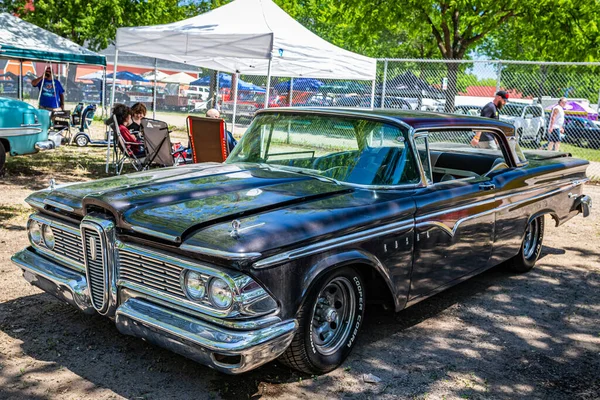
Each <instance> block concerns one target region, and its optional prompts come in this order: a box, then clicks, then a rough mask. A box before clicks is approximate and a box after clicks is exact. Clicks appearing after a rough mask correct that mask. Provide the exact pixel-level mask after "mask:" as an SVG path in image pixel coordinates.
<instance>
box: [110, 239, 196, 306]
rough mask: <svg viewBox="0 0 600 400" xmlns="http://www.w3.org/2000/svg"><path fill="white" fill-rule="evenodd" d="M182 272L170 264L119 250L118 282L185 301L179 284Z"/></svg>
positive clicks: (180, 268) (179, 268)
mask: <svg viewBox="0 0 600 400" xmlns="http://www.w3.org/2000/svg"><path fill="white" fill-rule="evenodd" d="M182 271H183V268H182V267H179V266H177V265H175V264H172V263H170V262H166V261H163V260H159V259H157V258H152V257H147V256H144V255H142V254H137V253H134V252H131V251H129V250H126V249H119V280H123V281H127V282H131V283H133V284H136V285H140V286H144V287H147V288H150V289H154V290H158V291H160V292H163V293H166V294H169V295H171V296H175V297H178V298H181V299H185V298H186V296H185V294H184V293H183V290H182V289H181V284H180V276H181V272H182Z"/></svg>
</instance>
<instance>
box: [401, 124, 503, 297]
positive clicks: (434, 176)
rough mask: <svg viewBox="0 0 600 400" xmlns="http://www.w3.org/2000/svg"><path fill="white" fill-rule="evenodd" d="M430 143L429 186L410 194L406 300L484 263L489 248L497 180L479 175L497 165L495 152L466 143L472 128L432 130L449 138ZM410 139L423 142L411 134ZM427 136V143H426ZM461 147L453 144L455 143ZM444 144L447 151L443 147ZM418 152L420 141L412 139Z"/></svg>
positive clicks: (500, 157)
mask: <svg viewBox="0 0 600 400" xmlns="http://www.w3.org/2000/svg"><path fill="white" fill-rule="evenodd" d="M432 134H433V133H432V132H428V133H427V139H426V140H427V141H428V145H429V144H430V145H431V149H430V158H429V160H422V162H423V164H424V166H425V168H426V169H427V168H428V167H426V164H427V163H429V164H430V167H429V170H430V171H429V172H427V171H426V175H428V176H429V180H430V182H429V184H428V186H427V187H425V188H422V189H420V190H419V192H418V193H417V195H416V197H415V202H416V207H417V210H416V214H415V223H416V225H415V239H414V243H415V247H414V260H413V272H412V277H411V289H410V296H409V301H413V300H417V299H418V298H419V297H422V296H427V295H429V294H431V293H434V292H436V291H437V290H438V289H441V288H443V287H445V286H446V285H448V284H451V283H453V282H455V281H457V280H459V279H460V278H462V277H466V276H468V275H470V274H472V273H474V272H476V271H477V270H481V269H485V268H487V267H488V263H489V261H490V256H491V253H492V248H493V237H494V226H495V216H494V210H495V208H496V207H497V204H496V203H497V202H496V199H495V196H496V193H497V189H496V185H497V183H496V182H494V181H492V180H491V179H490V178H488V177H487V176H485V174H486V173H488V171H489V169H491V168H493V167H494V166H499V167H502V164H501V163H502V162H503V161H504V157H503V155H502V153H501V152H500V151H497V153H495V152H494V151H485V154H483V155H481V154H479V153H480V152H481V153H483V151H480V150H479V149H473V148H470V146H469V145H468V143H469V140H470V136H471V135H472V134H473V131H461V132H459V131H447V132H435V136H438V137H439V136H440V135H439V134H449V135H450V136H451V139H450V140H449V142H439V143H437V142H436V140H434V137H433V135H432ZM416 140H417V141H418V140H423V136H422V134H421V136H417V137H416ZM429 140H431V143H429ZM459 143H460V144H463V145H464V147H458V144H459ZM444 146H446V147H447V149H446V150H445V149H444ZM417 147H418V148H420V152H419V153H420V154H423V151H422V147H423V144H421V145H420V144H419V143H418V142H417Z"/></svg>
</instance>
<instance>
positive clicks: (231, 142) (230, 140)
mask: <svg viewBox="0 0 600 400" xmlns="http://www.w3.org/2000/svg"><path fill="white" fill-rule="evenodd" d="M206 117H207V118H221V113H220V112H219V110H217V109H216V108H211V109H210V110H208V111H206ZM226 132H227V153H231V151H232V150H233V148H234V147H235V146H236V145H237V140H235V138H234V137H233V135H232V134H231V132H229V131H226Z"/></svg>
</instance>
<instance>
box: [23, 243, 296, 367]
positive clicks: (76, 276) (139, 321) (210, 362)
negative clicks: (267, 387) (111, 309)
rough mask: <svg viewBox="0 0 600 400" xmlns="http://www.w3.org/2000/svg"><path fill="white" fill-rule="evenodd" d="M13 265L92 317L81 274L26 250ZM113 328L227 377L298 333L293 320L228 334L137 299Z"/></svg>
mask: <svg viewBox="0 0 600 400" xmlns="http://www.w3.org/2000/svg"><path fill="white" fill-rule="evenodd" d="M12 261H13V262H14V263H15V264H16V265H17V266H19V267H20V268H21V269H22V270H23V276H24V277H25V279H26V280H27V281H28V282H30V283H31V284H32V285H34V286H37V287H39V288H40V289H42V290H44V291H46V292H48V293H50V294H53V295H54V296H56V297H57V298H59V299H60V300H63V301H65V302H67V303H69V304H71V305H73V306H75V307H77V308H79V309H80V310H81V311H83V312H85V313H86V314H94V313H96V310H95V309H94V308H93V307H92V303H91V300H90V297H89V293H88V288H87V281H86V278H85V276H84V275H83V274H81V273H78V272H75V271H71V270H69V269H67V268H64V267H61V266H59V265H57V264H55V263H54V262H52V261H50V260H48V259H47V258H45V257H42V256H40V255H38V254H36V253H35V252H34V251H32V250H31V249H30V248H27V249H24V250H22V251H20V252H18V253H16V254H15V255H14V256H13V257H12ZM115 324H116V326H117V329H118V330H119V331H120V332H121V333H123V334H125V335H132V336H136V337H140V338H143V339H145V340H147V341H149V342H151V343H154V344H156V345H158V346H161V347H164V348H166V349H168V350H171V351H173V352H175V353H178V354H181V355H183V356H185V357H187V358H190V359H192V360H194V361H196V362H199V363H201V364H204V365H207V366H209V367H211V368H214V369H216V370H218V371H221V372H224V373H227V374H239V373H243V372H246V371H249V370H251V369H253V368H256V367H258V366H260V365H262V364H265V363H267V362H269V361H271V360H273V359H275V358H277V357H279V356H280V355H281V354H282V353H283V352H284V351H285V349H286V348H287V347H288V346H289V344H290V342H291V341H292V338H293V336H294V333H295V332H296V330H297V328H298V323H297V322H296V320H293V319H292V320H286V321H282V322H278V323H275V324H273V325H270V326H267V327H263V328H260V329H254V330H243V331H242V330H234V329H228V328H223V327H220V326H216V325H214V324H211V323H209V322H206V321H203V320H200V319H198V318H194V317H192V316H189V315H186V314H184V313H181V312H179V311H175V310H173V309H170V308H167V307H163V306H159V305H156V304H154V303H151V302H150V301H146V300H140V299H136V298H129V299H127V300H126V301H125V302H124V303H122V304H121V305H120V306H119V307H118V308H117V310H116V318H115Z"/></svg>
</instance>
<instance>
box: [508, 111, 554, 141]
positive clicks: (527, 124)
mask: <svg viewBox="0 0 600 400" xmlns="http://www.w3.org/2000/svg"><path fill="white" fill-rule="evenodd" d="M500 119H501V120H503V121H506V122H509V123H511V124H513V125H514V126H515V129H516V130H517V134H518V135H519V140H530V141H534V142H536V143H538V144H539V143H540V141H541V140H542V138H543V137H544V136H545V135H546V123H545V120H544V109H543V108H542V106H541V105H539V104H522V103H513V102H511V103H508V104H506V105H505V106H504V107H502V109H501V110H500Z"/></svg>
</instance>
